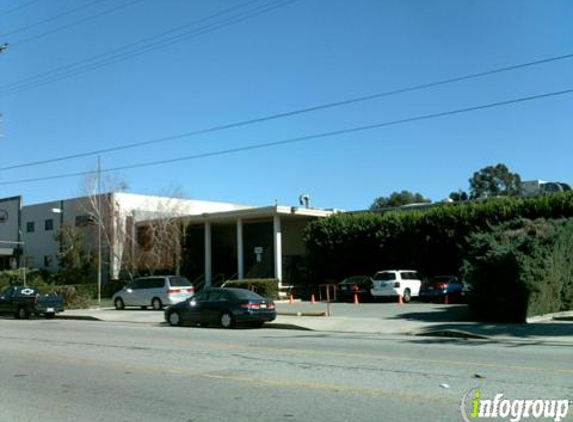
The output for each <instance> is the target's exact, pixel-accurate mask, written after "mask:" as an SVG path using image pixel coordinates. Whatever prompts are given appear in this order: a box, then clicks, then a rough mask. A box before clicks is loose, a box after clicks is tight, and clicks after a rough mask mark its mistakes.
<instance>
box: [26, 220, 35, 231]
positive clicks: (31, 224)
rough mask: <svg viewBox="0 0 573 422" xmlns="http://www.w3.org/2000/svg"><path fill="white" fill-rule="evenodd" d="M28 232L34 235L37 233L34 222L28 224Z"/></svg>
mask: <svg viewBox="0 0 573 422" xmlns="http://www.w3.org/2000/svg"><path fill="white" fill-rule="evenodd" d="M26 231H27V232H28V233H33V232H35V231H36V225H35V224H34V222H33V221H28V222H27V223H26Z"/></svg>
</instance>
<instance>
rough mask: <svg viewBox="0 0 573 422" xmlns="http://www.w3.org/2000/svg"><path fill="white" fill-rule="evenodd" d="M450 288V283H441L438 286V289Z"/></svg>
mask: <svg viewBox="0 0 573 422" xmlns="http://www.w3.org/2000/svg"><path fill="white" fill-rule="evenodd" d="M447 288H448V283H440V284H438V289H444V290H445V289H447Z"/></svg>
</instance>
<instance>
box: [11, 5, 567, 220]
mask: <svg viewBox="0 0 573 422" xmlns="http://www.w3.org/2000/svg"><path fill="white" fill-rule="evenodd" d="M90 3H93V4H91V5H90V6H88V7H85V8H80V7H82V6H83V5H89V4H90ZM130 3H133V4H130ZM245 4H247V5H246V6H245ZM266 4H270V5H276V4H277V3H276V2H273V1H270V2H269V0H259V1H256V2H245V1H237V0H217V1H211V0H209V1H207V0H161V1H160V0H139V1H135V2H134V1H133V0H100V1H99V2H95V3H94V0H35V1H32V0H3V1H2V2H1V3H0V43H4V42H8V43H11V46H10V47H9V48H8V49H7V50H6V51H5V52H3V53H2V54H0V75H1V81H0V111H1V112H2V113H3V118H2V120H3V121H2V124H1V126H2V127H1V130H2V133H3V137H2V138H0V168H5V167H9V166H13V165H19V164H24V163H28V162H32V161H37V160H44V159H50V158H56V157H60V156H64V155H68V154H76V153H83V152H88V151H93V150H96V149H102V148H113V147H115V146H118V145H123V144H127V143H133V142H139V141H146V140H151V139H155V138H161V137H164V136H170V135H177V134H180V133H184V132H190V131H194V130H199V129H205V128H209V127H213V126H218V125H222V124H227V123H233V122H238V121H243V120H248V119H253V118H257V117H262V116H266V115H270V114H274V113H281V112H287V111H291V110H296V109H301V108H305V107H310V106H314V105H319V104H323V103H328V102H334V101H340V100H346V99H350V98H354V97H359V96H364V95H369V94H374V93H379V92H384V91H389V90H395V89H400V88H404V87H409V86H413V85H418V84H424V83H429V82H433V81H437V80H442V79H447V78H451V77H457V76H462V75H466V74H471V73H476V72H482V71H487V70H492V69H496V68H501V67H505V66H511V65H515V64H520V63H526V62H531V61H535V60H540V59H544V58H548V57H552V56H560V55H565V54H570V53H573V25H572V24H571V22H573V2H571V1H564V0H537V1H529V0H514V1H509V0H508V1H503V2H502V1H497V0H473V1H460V0H447V1H446V0H435V1H427V0H417V1H416V0H408V1H405V0H393V1H389V0H355V1H354V0H353V1H351V0H299V1H296V2H294V3H292V4H286V5H284V6H282V7H277V8H276V9H274V10H272V11H269V12H267V13H262V14H259V15H257V16H252V17H250V18H248V19H245V20H243V21H241V22H238V23H235V24H232V25H231V24H230V25H227V26H224V27H220V28H218V29H215V30H212V31H211V32H207V33H203V34H198V35H195V36H193V37H190V38H189V37H187V38H185V37H183V40H182V41H181V42H177V43H173V44H171V45H167V46H164V47H163V48H160V49H155V50H153V51H147V52H145V53H144V54H140V55H137V56H134V57H131V58H130V59H128V60H123V61H120V62H117V63H114V64H111V65H108V66H105V67H101V68H98V69H95V70H92V71H89V72H83V73H80V74H78V75H75V76H73V77H69V78H66V79H61V80H57V79H56V80H48V81H47V82H48V83H42V84H35V82H36V81H44V79H35V80H32V84H31V85H13V84H17V83H22V82H25V81H26V80H27V79H28V78H30V77H35V76H36V75H44V76H43V78H45V77H46V75H48V76H49V75H50V74H48V73H47V72H50V71H53V70H54V69H57V68H63V67H64V66H68V65H70V64H74V63H83V66H87V68H88V69H89V67H90V66H91V65H90V62H87V61H86V60H88V59H90V58H92V57H94V56H97V55H101V56H99V58H100V59H102V58H105V57H108V56H103V54H106V53H109V52H111V51H113V50H114V49H120V48H123V47H124V46H129V45H131V48H134V46H135V47H141V46H142V45H143V46H144V47H145V48H147V47H152V46H153V45H154V42H157V41H161V40H162V39H163V38H162V37H161V35H160V34H162V33H165V32H166V31H169V30H172V29H174V28H177V27H181V26H183V25H188V24H191V23H193V22H194V21H195V22H197V21H200V20H201V19H204V18H207V17H208V16H212V15H215V14H217V13H219V12H222V11H225V10H227V12H226V14H223V15H218V17H217V18H215V19H219V22H221V21H220V19H227V18H229V17H232V16H237V13H244V12H246V11H248V10H252V9H253V8H258V7H261V6H264V5H266ZM279 4H280V3H279ZM122 5H126V6H125V7H123V8H119V9H118V10H115V11H113V12H110V13H108V11H110V10H111V9H114V8H118V7H119V6H122ZM240 6H242V7H240ZM233 7H238V8H237V9H235V10H234V11H230V10H229V9H231V8H233ZM74 9H79V10H76V11H74ZM98 14H99V16H98ZM58 15H60V17H58ZM80 20H85V21H84V22H83V23H82V24H80V25H75V23H76V22H77V21H80ZM42 21H43V23H41V22H42ZM215 22H217V21H216V20H203V21H202V22H201V23H196V24H195V26H187V27H186V29H185V30H180V31H179V32H175V33H173V34H175V35H178V34H182V33H183V32H185V31H187V32H188V31H196V32H195V34H197V31H202V29H201V28H203V29H205V28H214V27H213V26H210V27H209V26H207V25H210V24H211V25H213V24H215V25H216V23H215ZM222 22H228V21H222ZM66 26H68V28H65V27H66ZM215 28H216V27H215ZM34 37H37V38H34ZM141 40H146V41H145V42H144V44H139V45H135V44H134V43H136V42H138V41H141ZM128 51H130V50H127V49H124V50H118V52H117V53H119V54H123V56H120V57H122V58H123V57H125V53H126V52H128ZM572 76H573V59H567V60H560V61H556V62H552V63H547V64H543V65H539V66H535V67H530V68H525V69H520V70H515V71H512V72H506V73H502V74H496V75H493V76H489V77H483V78H478V79H473V80H469V81H465V82H459V83H454V84H450V85H444V86H440V87H434V88H431V89H426V90H421V91H416V92H410V93H406V94H402V95H396V96H390V97H385V98H381V99H376V100H373V101H366V102H362V103H356V104H352V105H348V106H344V107H337V108H333V109H328V110H322V111H319V112H314V113H307V114H303V115H299V116H295V117H291V118H284V119H280V120H275V121H270V122H266V123H262V124H256V125H249V126H244V127H242V128H235V129H229V130H225V131H220V132H216V133H211V134H204V135H201V136H194V137H187V138H183V139H178V140H174V141H170V142H164V143H161V144H155V145H148V146H146V147H142V148H136V149H129V150H123V151H120V152H116V153H110V154H102V155H101V160H102V165H103V168H104V169H106V168H114V167H121V166H126V165H131V164H137V163H143V162H149V161H157V160H163V159H170V158H176V157H181V156H192V155H196V154H201V153H208V152H212V151H217V150H225V149H230V148H237V147H243V146H248V145H251V144H258V143H266V142H274V141H281V140H285V139H290V138H296V137H299V136H305V135H312V134H316V133H322V132H329V131H335V130H341V129H347V128H352V127H357V126H363V125H371V124H376V123H382V122H386V121H393V120H398V119H406V118H411V117H415V116H419V115H426V114H432V113H439V112H444V111H449V110H456V109H461V108H466V107H473V106H479V105H483V104H488V103H494V102H498V101H505V100H511V99H515V98H520V97H528V96H532V95H537V94H544V93H548V92H554V91H561V90H566V89H571V88H573V77H572ZM14 87H16V88H18V89H16V90H10V89H12V88H14ZM21 87H30V89H27V90H22V89H20V88H21ZM572 133H573V94H568V95H562V96H555V97H550V98H545V99H540V100H536V101H531V102H524V103H518V104H513V105H509V106H506V107H498V108H489V109H484V110H480V111H475V112H470V113H465V114H458V115H452V116H448V117H443V118H438V119H433V120H425V121H418V122H412V123H407V124H403V125H396V126H390V127H383V128H378V129H373V130H368V131H362V132H357V133H352V134H346V135H341V136H332V137H326V138H322V139H314V140H309V141H307V142H301V143H294V144H289V145H282V146H276V147H273V148H267V149H260V150H252V151H246V152H239V153H235V154H230V155H222V156H214V157H209V158H203V159H196V160H189V161H185V162H180V163H172V164H167V165H160V166H153V167H147V168H140V169H132V170H123V171H120V172H118V173H116V174H115V177H116V178H118V179H123V180H126V181H127V182H128V184H129V190H128V191H129V192H133V193H142V194H164V193H168V192H170V191H172V190H178V191H182V192H183V193H184V194H185V196H186V197H188V198H190V199H201V200H213V201H225V202H227V201H228V202H235V203H243V204H250V205H270V204H273V203H274V201H275V200H278V202H279V203H280V204H284V205H295V204H296V203H297V202H298V196H299V194H301V193H303V192H305V193H309V194H310V195H311V197H312V205H314V206H317V207H326V208H331V207H334V208H342V209H347V210H353V209H364V208H367V207H368V206H369V205H370V204H371V203H372V201H373V199H374V198H375V197H377V196H386V195H389V194H390V193H392V192H393V191H400V190H403V189H407V190H411V191H415V192H420V193H422V194H423V195H425V196H426V197H429V198H431V199H432V200H441V199H443V198H445V197H447V196H448V194H449V193H450V192H452V191H455V190H458V189H467V188H468V178H469V177H470V176H471V174H472V173H473V172H474V171H476V170H478V169H480V168H483V167H485V166H488V165H494V164H497V163H499V162H501V163H505V164H506V165H507V166H508V167H509V168H510V170H512V171H514V172H517V173H519V174H520V175H521V176H522V178H523V179H526V180H528V179H537V178H540V179H545V180H556V181H565V182H569V183H571V182H573V173H572V168H573V142H572V139H571V135H572ZM95 166H96V158H95V157H84V158H80V159H75V160H69V161H63V162H56V163H52V164H49V165H42V166H34V167H29V168H20V169H14V170H4V171H1V172H0V183H2V182H8V181H17V180H22V179H28V178H42V177H46V176H52V175H58V174H65V173H74V172H83V171H88V170H93V169H94V168H95ZM80 185H81V178H79V177H75V178H66V179H60V180H50V181H42V182H35V183H18V184H9V185H0V197H8V196H13V195H20V194H21V195H23V197H24V202H25V203H27V204H32V203H38V202H44V201H49V200H56V199H61V198H68V197H73V196H78V195H80V194H81V188H80Z"/></svg>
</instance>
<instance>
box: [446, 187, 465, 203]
mask: <svg viewBox="0 0 573 422" xmlns="http://www.w3.org/2000/svg"><path fill="white" fill-rule="evenodd" d="M449 198H450V199H451V200H452V201H454V202H462V201H467V200H468V199H469V196H468V194H467V193H466V192H464V191H463V190H461V189H460V190H459V191H457V192H452V193H450V196H449Z"/></svg>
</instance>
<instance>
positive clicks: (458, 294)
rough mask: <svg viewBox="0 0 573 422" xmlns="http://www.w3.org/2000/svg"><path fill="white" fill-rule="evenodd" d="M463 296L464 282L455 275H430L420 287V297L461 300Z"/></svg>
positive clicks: (444, 300)
mask: <svg viewBox="0 0 573 422" xmlns="http://www.w3.org/2000/svg"><path fill="white" fill-rule="evenodd" d="M464 296H465V291H464V283H463V282H462V281H461V280H460V279H458V278H457V277H456V276H455V275H438V276H434V277H430V279H429V280H428V281H425V282H424V283H422V287H421V289H420V298H421V299H426V300H440V301H443V302H446V301H461V300H462V299H463V297H464Z"/></svg>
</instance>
